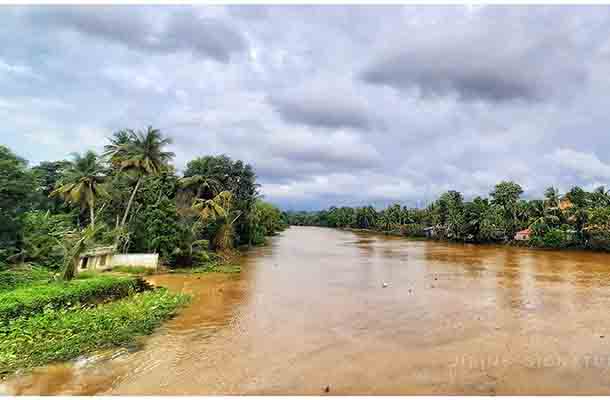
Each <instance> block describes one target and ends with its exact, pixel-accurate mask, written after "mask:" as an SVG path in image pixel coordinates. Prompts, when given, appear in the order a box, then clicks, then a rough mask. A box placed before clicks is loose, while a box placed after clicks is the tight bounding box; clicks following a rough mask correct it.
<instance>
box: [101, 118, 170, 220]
mask: <svg viewBox="0 0 610 400" xmlns="http://www.w3.org/2000/svg"><path fill="white" fill-rule="evenodd" d="M171 143H172V141H171V139H170V138H164V137H163V135H162V134H161V131H160V130H158V129H153V128H152V127H151V126H149V127H148V129H147V130H146V131H145V132H142V131H137V132H135V131H133V130H126V131H121V132H120V133H117V134H115V136H114V138H113V139H111V144H109V145H107V146H106V147H105V150H106V152H105V153H104V154H105V155H106V156H109V157H110V162H111V163H112V165H113V166H114V167H116V168H118V170H119V171H120V172H126V173H129V174H133V175H134V176H135V177H136V179H137V180H136V184H135V186H134V188H133V191H132V192H131V196H130V197H129V200H128V202H127V207H126V208H125V213H124V214H123V218H122V220H121V227H124V226H125V224H126V223H127V217H128V216H129V211H130V210H131V206H132V204H133V200H134V198H135V196H136V193H137V192H138V189H139V188H140V185H141V184H142V180H143V178H144V177H145V176H150V175H158V174H159V173H160V172H161V171H163V170H164V169H165V168H167V165H168V163H169V162H170V161H171V160H172V159H173V158H174V153H172V152H169V151H164V148H165V147H166V146H167V145H169V144H171Z"/></svg>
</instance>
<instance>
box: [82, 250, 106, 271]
mask: <svg viewBox="0 0 610 400" xmlns="http://www.w3.org/2000/svg"><path fill="white" fill-rule="evenodd" d="M85 259H87V267H86V268H83V267H84V263H85ZM112 260H113V255H112V254H106V255H98V256H87V257H81V259H80V262H79V265H78V270H79V271H94V270H106V269H109V268H110V267H112Z"/></svg>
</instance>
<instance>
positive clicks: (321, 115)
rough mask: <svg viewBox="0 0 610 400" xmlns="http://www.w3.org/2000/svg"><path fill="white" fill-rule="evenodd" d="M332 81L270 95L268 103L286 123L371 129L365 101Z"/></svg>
mask: <svg viewBox="0 0 610 400" xmlns="http://www.w3.org/2000/svg"><path fill="white" fill-rule="evenodd" d="M336 90H337V89H335V88H334V87H333V86H332V85H331V84H329V86H328V87H326V88H323V87H320V88H318V89H304V90H303V89H301V90H288V91H284V92H280V93H275V94H272V95H270V96H269V103H270V104H271V105H272V106H273V108H274V109H275V110H276V111H277V112H278V113H279V115H280V116H281V117H282V119H284V120H285V121H287V122H291V123H297V124H304V125H311V126H317V127H325V128H333V129H338V128H353V129H359V130H368V129H370V128H371V127H372V124H373V121H372V118H371V116H370V111H369V109H368V106H367V104H366V102H365V101H364V100H363V99H361V98H359V97H356V96H354V95H353V94H350V93H345V92H341V91H338V92H337V91H336Z"/></svg>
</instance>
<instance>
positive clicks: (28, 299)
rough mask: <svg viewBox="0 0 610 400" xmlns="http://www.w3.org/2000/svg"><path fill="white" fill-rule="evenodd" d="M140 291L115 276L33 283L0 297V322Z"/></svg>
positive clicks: (139, 287) (136, 285)
mask: <svg viewBox="0 0 610 400" xmlns="http://www.w3.org/2000/svg"><path fill="white" fill-rule="evenodd" d="M142 290H143V285H142V282H140V281H138V280H136V279H134V278H127V277H118V276H95V277H93V278H90V279H76V280H73V281H70V282H64V281H57V282H52V283H47V282H40V283H38V282H34V283H32V284H30V285H27V286H24V287H20V288H16V289H14V290H11V291H6V292H3V293H0V320H8V319H12V318H17V317H22V316H28V315H34V314H37V313H40V312H42V311H43V310H44V309H45V308H46V307H51V308H54V309H58V308H67V307H70V306H73V305H76V304H82V305H86V304H95V303H97V302H99V301H100V300H104V301H107V300H112V299H119V298H123V297H127V296H129V295H130V294H133V293H135V292H138V291H142Z"/></svg>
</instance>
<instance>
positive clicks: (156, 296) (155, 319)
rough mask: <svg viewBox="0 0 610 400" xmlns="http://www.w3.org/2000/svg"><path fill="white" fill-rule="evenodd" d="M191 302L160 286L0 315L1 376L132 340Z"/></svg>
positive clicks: (146, 332)
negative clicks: (101, 300) (94, 301)
mask: <svg viewBox="0 0 610 400" xmlns="http://www.w3.org/2000/svg"><path fill="white" fill-rule="evenodd" d="M187 300H188V298H187V297H186V296H184V295H172V294H169V293H168V292H167V291H166V290H165V289H157V290H154V291H147V292H143V293H137V294H134V295H132V296H131V297H129V298H126V299H122V300H119V301H115V302H112V303H107V304H101V305H99V306H97V307H94V308H83V307H82V306H81V305H73V306H72V307H70V308H53V307H46V308H45V309H44V311H43V312H40V313H38V314H36V315H34V316H31V317H20V318H16V319H11V320H5V319H0V374H6V373H10V372H13V371H16V370H18V369H28V368H32V367H36V366H39V365H44V364H46V363H48V362H52V361H63V360H70V359H72V358H74V357H76V356H78V355H81V354H88V353H90V352H92V351H94V350H99V349H104V348H109V347H113V346H120V345H126V344H129V343H132V342H133V341H134V340H136V338H137V337H138V336H140V335H144V334H148V333H150V332H152V330H153V329H154V328H155V327H157V326H158V325H159V324H160V323H161V322H162V321H163V320H165V319H167V318H169V317H170V316H172V315H173V314H174V313H175V311H176V309H177V308H178V307H179V306H181V305H182V304H184V303H185V302H186V301H187Z"/></svg>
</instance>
